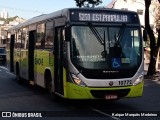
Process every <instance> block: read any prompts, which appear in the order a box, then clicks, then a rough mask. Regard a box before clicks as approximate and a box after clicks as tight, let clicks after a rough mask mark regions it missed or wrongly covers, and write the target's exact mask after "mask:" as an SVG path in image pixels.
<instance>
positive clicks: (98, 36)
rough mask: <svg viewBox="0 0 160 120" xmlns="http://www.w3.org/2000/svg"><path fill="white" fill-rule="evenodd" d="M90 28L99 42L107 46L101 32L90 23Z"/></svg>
mask: <svg viewBox="0 0 160 120" xmlns="http://www.w3.org/2000/svg"><path fill="white" fill-rule="evenodd" d="M88 26H89V28H90V29H91V31H92V33H93V34H94V35H95V37H96V38H97V40H98V41H99V42H100V44H101V45H105V42H104V40H103V38H102V37H101V35H100V34H99V32H98V31H97V29H96V28H95V27H94V26H93V25H92V23H88Z"/></svg>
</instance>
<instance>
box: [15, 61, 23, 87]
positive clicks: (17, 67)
mask: <svg viewBox="0 0 160 120" xmlns="http://www.w3.org/2000/svg"><path fill="white" fill-rule="evenodd" d="M16 79H17V82H18V83H19V84H21V83H22V79H21V78H20V74H19V65H18V63H17V64H16Z"/></svg>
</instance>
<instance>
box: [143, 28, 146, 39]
mask: <svg viewBox="0 0 160 120" xmlns="http://www.w3.org/2000/svg"><path fill="white" fill-rule="evenodd" d="M143 40H144V41H147V31H146V30H143Z"/></svg>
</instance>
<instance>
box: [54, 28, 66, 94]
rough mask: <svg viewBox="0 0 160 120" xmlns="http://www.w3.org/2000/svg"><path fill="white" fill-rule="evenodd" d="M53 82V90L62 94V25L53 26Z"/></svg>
mask: <svg viewBox="0 0 160 120" xmlns="http://www.w3.org/2000/svg"><path fill="white" fill-rule="evenodd" d="M54 54H55V60H54V66H55V68H54V72H55V73H54V84H55V92H58V93H60V94H62V95H63V94H64V88H63V62H62V61H63V37H62V27H58V28H55V41H54Z"/></svg>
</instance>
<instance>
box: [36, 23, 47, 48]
mask: <svg viewBox="0 0 160 120" xmlns="http://www.w3.org/2000/svg"><path fill="white" fill-rule="evenodd" d="M44 35H45V23H42V24H39V25H38V26H37V39H36V46H35V47H36V49H43V48H44Z"/></svg>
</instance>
